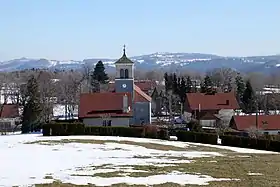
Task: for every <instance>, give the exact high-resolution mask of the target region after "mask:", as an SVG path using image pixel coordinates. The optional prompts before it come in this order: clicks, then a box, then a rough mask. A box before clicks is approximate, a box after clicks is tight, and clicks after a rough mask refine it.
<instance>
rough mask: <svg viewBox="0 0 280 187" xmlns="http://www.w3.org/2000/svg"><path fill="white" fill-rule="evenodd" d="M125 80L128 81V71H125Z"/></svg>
mask: <svg viewBox="0 0 280 187" xmlns="http://www.w3.org/2000/svg"><path fill="white" fill-rule="evenodd" d="M124 78H125V79H128V69H125V70H124Z"/></svg>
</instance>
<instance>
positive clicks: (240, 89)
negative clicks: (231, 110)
mask: <svg viewBox="0 0 280 187" xmlns="http://www.w3.org/2000/svg"><path fill="white" fill-rule="evenodd" d="M235 85H236V99H237V101H238V102H239V104H242V103H241V102H242V97H243V94H244V91H245V84H244V81H243V78H242V77H241V75H240V74H239V73H238V74H237V76H236V78H235Z"/></svg>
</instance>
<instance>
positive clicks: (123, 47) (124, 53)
mask: <svg viewBox="0 0 280 187" xmlns="http://www.w3.org/2000/svg"><path fill="white" fill-rule="evenodd" d="M125 47H126V46H125V45H123V54H125Z"/></svg>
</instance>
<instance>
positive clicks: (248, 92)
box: [242, 80, 257, 113]
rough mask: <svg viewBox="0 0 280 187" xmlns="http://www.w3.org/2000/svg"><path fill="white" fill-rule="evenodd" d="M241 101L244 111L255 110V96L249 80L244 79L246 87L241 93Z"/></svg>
mask: <svg viewBox="0 0 280 187" xmlns="http://www.w3.org/2000/svg"><path fill="white" fill-rule="evenodd" d="M242 103H243V105H244V111H245V112H246V113H252V112H255V111H256V108H257V106H256V105H257V103H256V96H255V92H254V90H253V88H252V85H251V82H250V80H247V81H246V88H245V90H244V93H243V97H242Z"/></svg>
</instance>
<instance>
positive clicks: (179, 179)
mask: <svg viewBox="0 0 280 187" xmlns="http://www.w3.org/2000/svg"><path fill="white" fill-rule="evenodd" d="M230 180H238V179H226V178H221V179H216V178H213V177H210V176H205V175H203V176H200V175H191V174H184V173H181V172H178V171H173V172H171V173H168V174H163V175H152V176H148V177H128V176H122V177H111V178H102V177H77V176H71V177H69V178H67V179H65V180H64V181H63V182H65V183H70V182H71V183H73V184H76V185H83V184H85V181H87V183H90V184H95V185H96V186H111V185H113V184H120V183H126V184H128V185H157V184H163V183H168V182H173V183H177V184H181V185H186V184H192V185H208V184H209V182H211V181H230Z"/></svg>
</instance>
